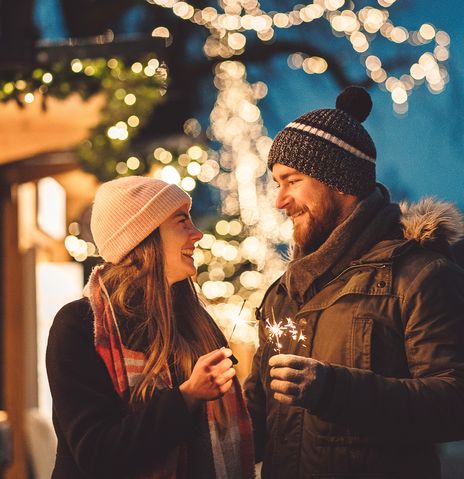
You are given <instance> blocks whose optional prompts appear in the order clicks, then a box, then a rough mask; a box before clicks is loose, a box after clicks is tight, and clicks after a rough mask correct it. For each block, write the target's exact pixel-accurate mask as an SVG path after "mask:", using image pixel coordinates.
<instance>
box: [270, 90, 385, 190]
mask: <svg viewBox="0 0 464 479" xmlns="http://www.w3.org/2000/svg"><path fill="white" fill-rule="evenodd" d="M371 109H372V100H371V97H370V95H369V93H367V91H366V90H364V89H363V88H360V87H356V86H351V87H348V88H346V89H345V90H344V91H343V92H342V93H341V94H340V95H339V96H338V97H337V102H336V108H335V109H321V110H314V111H310V112H308V113H305V114H304V115H302V116H300V117H299V118H297V119H296V120H295V121H292V122H291V123H289V124H288V125H287V126H286V127H285V128H284V129H283V130H282V131H281V132H280V133H278V135H277V136H276V138H275V139H274V142H273V143H272V146H271V150H270V152H269V159H268V166H269V168H270V169H271V170H272V167H273V166H274V164H275V163H281V164H282V165H285V166H289V167H290V168H294V169H296V170H298V171H300V172H302V173H304V174H306V175H309V176H311V177H313V178H315V179H316V180H319V181H320V182H322V183H325V184H326V185H328V186H330V187H331V188H333V189H336V190H338V191H341V192H343V193H347V194H351V195H356V196H359V197H364V196H366V195H368V194H369V193H370V192H371V191H372V190H373V189H374V187H375V159H376V156H377V154H376V150H375V145H374V142H373V141H372V138H371V137H370V136H369V133H368V132H367V131H366V129H365V128H364V127H363V126H362V125H361V123H362V122H363V121H364V120H365V119H366V118H367V117H368V115H369V113H370V111H371Z"/></svg>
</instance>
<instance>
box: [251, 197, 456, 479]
mask: <svg viewBox="0 0 464 479" xmlns="http://www.w3.org/2000/svg"><path fill="white" fill-rule="evenodd" d="M382 192H383V195H384V196H386V195H388V194H387V193H386V192H385V191H384V190H383V189H382ZM379 211H380V212H382V211H389V212H390V213H389V214H383V215H382V214H377V213H378V212H377V213H376V215H377V216H375V217H373V218H372V219H371V220H369V224H371V225H372V223H373V222H375V221H377V227H376V228H374V229H373V228H371V230H370V233H369V236H370V237H372V236H375V233H372V231H379V234H378V236H380V237H378V238H375V244H373V245H372V244H371V245H369V247H368V248H367V249H366V250H365V251H363V252H362V253H361V254H356V253H355V254H354V255H353V254H351V253H350V251H348V253H347V255H348V256H350V254H351V256H352V257H351V258H350V261H349V262H348V263H345V264H344V265H343V268H342V270H341V271H337V272H336V274H334V270H336V268H331V269H330V271H329V273H331V274H329V275H328V274H323V275H322V276H318V275H317V274H315V273H314V270H313V269H311V268H314V264H315V263H314V261H312V262H311V261H310V258H309V257H310V256H311V255H308V256H307V257H304V258H299V259H297V260H294V261H292V262H291V263H290V264H289V268H288V270H287V272H286V273H285V274H284V275H283V276H282V277H281V278H280V279H279V280H277V281H276V282H275V283H274V284H273V285H272V286H271V287H270V288H269V290H268V292H267V293H266V295H265V297H264V300H263V303H262V305H261V307H260V308H259V309H258V312H257V317H258V319H261V321H260V344H259V348H258V350H257V352H256V355H255V357H254V360H253V367H252V372H251V374H250V376H249V377H248V379H247V381H246V383H245V394H246V398H247V402H248V407H249V411H250V415H251V417H252V421H253V427H254V433H255V447H256V460H257V461H260V460H263V468H262V477H263V479H268V478H276V479H297V478H305V479H306V478H333V479H342V478H352V479H353V478H366V479H367V478H369V479H375V478H385V479H386V478H389V479H390V478H391V479H399V478H404V479H406V478H407V479H414V478H420V479H426V478H430V479H431V478H434V479H435V478H439V477H440V463H439V459H438V456H437V454H436V452H435V446H434V443H436V442H440V441H452V440H459V439H464V271H463V270H461V269H460V268H459V267H458V266H457V265H456V264H455V263H454V262H453V260H452V257H451V256H449V255H450V253H449V245H448V242H449V241H452V240H455V239H457V238H458V237H459V235H460V234H462V217H461V216H460V214H459V213H458V212H457V211H456V210H454V209H453V207H451V206H450V205H447V204H445V203H434V202H433V201H432V200H425V201H423V202H421V203H420V204H418V205H414V206H413V207H408V206H407V205H403V207H402V210H401V212H400V208H399V207H398V205H393V204H391V203H389V200H388V198H387V200H385V203H384V205H383V206H382V207H381V208H380V210H379ZM361 230H362V228H361ZM361 230H360V231H361ZM380 230H381V231H380ZM362 231H364V233H365V230H362ZM362 231H361V232H360V233H359V236H360V239H359V241H360V242H361V243H362V236H363V234H364V233H363V232H362ZM329 239H330V238H329ZM332 242H333V241H332ZM356 243H357V238H355V239H354V242H353V244H356ZM335 244H337V243H336V242H335ZM366 244H368V242H367V243H366ZM351 251H354V250H353V249H352V250H351ZM358 253H359V251H358ZM314 254H319V253H318V252H316V253H313V255H314ZM345 256H346V255H345ZM345 259H346V258H345ZM321 261H324V260H323V259H322V260H321ZM338 263H339V264H340V263H343V261H341V260H339V261H338ZM315 268H316V269H317V263H316V267H315ZM326 273H327V272H326ZM309 285H310V286H309ZM287 317H289V318H291V319H292V320H293V321H295V323H296V325H297V328H298V330H299V331H300V332H302V333H303V334H304V336H305V339H304V340H293V339H291V337H289V336H290V335H285V334H284V335H283V336H282V337H281V338H280V343H281V348H280V352H282V353H291V354H297V355H301V356H307V357H312V358H314V359H317V360H319V361H322V362H323V363H324V367H325V368H326V369H327V373H328V374H327V378H328V379H327V381H326V382H325V387H324V391H323V396H322V398H321V399H320V400H319V402H318V403H317V405H316V407H314V408H313V410H312V411H311V413H310V412H309V411H308V410H306V409H304V408H301V407H296V406H288V405H284V404H281V403H279V402H278V401H276V400H275V399H274V398H273V393H272V391H271V390H270V388H269V382H270V380H269V366H268V361H269V358H270V357H271V356H272V355H274V354H276V347H275V344H274V343H273V341H272V340H270V338H269V335H268V334H267V330H266V327H265V320H266V319H271V318H276V320H277V321H279V320H285V318H287Z"/></svg>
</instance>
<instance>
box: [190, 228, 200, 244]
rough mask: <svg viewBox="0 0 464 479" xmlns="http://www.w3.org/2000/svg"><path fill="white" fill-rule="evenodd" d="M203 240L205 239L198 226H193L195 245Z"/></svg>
mask: <svg viewBox="0 0 464 479" xmlns="http://www.w3.org/2000/svg"><path fill="white" fill-rule="evenodd" d="M201 238H203V233H202V232H201V231H200V230H199V229H198V228H197V227H196V226H192V239H193V241H194V243H196V242H197V241H200V240H201Z"/></svg>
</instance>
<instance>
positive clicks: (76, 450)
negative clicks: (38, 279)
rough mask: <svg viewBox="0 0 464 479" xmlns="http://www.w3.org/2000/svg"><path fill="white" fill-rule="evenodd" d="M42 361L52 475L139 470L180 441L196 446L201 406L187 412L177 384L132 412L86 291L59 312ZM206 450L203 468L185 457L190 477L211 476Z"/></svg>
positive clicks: (119, 474)
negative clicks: (49, 407) (51, 429)
mask: <svg viewBox="0 0 464 479" xmlns="http://www.w3.org/2000/svg"><path fill="white" fill-rule="evenodd" d="M46 361H47V372H48V378H49V383H50V389H51V393H52V397H53V423H54V426H55V430H56V433H57V437H58V448H57V457H56V464H55V469H54V472H53V475H52V479H84V478H85V479H89V478H91V479H93V478H95V479H96V478H98V479H106V478H108V479H109V478H111V479H118V478H121V479H123V478H124V479H130V478H138V477H141V476H143V475H144V474H145V473H147V472H149V471H150V470H152V469H153V468H155V467H156V465H157V464H159V463H161V462H162V461H163V460H164V459H165V458H166V456H167V453H168V452H169V451H170V450H171V449H173V448H174V447H176V446H177V445H179V444H180V443H187V444H188V445H189V450H192V449H193V448H194V449H195V451H197V450H198V443H197V441H196V439H198V437H199V435H200V429H201V427H202V426H201V424H202V422H203V421H202V420H201V414H202V413H203V411H202V410H201V409H200V410H199V411H198V412H197V413H195V414H191V413H190V412H189V411H188V409H187V406H186V404H185V402H184V399H183V397H182V394H181V393H180V392H179V389H178V388H177V387H174V388H172V389H166V390H163V391H159V392H158V393H157V394H156V395H154V397H152V398H151V399H150V401H149V402H147V403H146V404H144V405H143V406H141V407H140V408H138V409H137V411H136V412H133V411H130V410H129V409H128V406H127V404H126V403H125V402H124V401H123V400H121V399H120V397H119V396H118V394H117V393H116V391H115V390H114V387H113V384H112V382H111V379H110V377H109V375H108V372H107V370H106V367H105V365H104V363H103V361H102V359H101V358H100V356H99V355H98V354H97V353H96V351H95V348H94V344H93V314H92V311H91V308H90V305H89V303H88V300H87V299H80V300H78V301H74V302H72V303H69V304H67V305H66V306H64V307H63V308H62V309H61V310H60V311H59V312H58V314H57V316H56V318H55V321H54V323H53V326H52V328H51V330H50V335H49V341H48V347H47V358H46ZM204 446H206V445H204ZM209 452H210V451H209V450H208V448H207V447H205V448H204V455H203V458H202V464H201V470H202V471H203V472H202V473H201V475H200V476H199V475H198V469H197V466H196V465H195V462H194V461H191V462H189V468H188V469H189V477H195V478H197V477H205V478H206V477H214V472H213V471H214V466H213V464H212V457H211V454H209ZM193 456H194V454H192V457H193ZM205 466H206V467H205ZM207 470H210V471H211V473H212V474H213V475H210V474H207V475H205V474H206V473H205V472H204V471H207Z"/></svg>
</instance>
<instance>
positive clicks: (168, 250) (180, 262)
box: [159, 205, 203, 285]
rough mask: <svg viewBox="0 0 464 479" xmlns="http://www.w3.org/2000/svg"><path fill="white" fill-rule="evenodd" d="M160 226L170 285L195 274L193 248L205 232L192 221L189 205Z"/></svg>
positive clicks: (165, 266)
mask: <svg viewBox="0 0 464 479" xmlns="http://www.w3.org/2000/svg"><path fill="white" fill-rule="evenodd" d="M159 228H160V236H161V242H162V244H163V251H164V269H165V272H166V278H167V280H168V283H169V285H172V284H174V283H177V282H178V281H182V280H183V279H186V278H188V277H190V276H193V275H194V274H195V273H196V268H195V266H194V264H193V250H194V248H195V243H196V242H197V241H200V239H201V238H202V237H203V233H202V232H201V231H199V230H197V229H196V228H195V226H194V224H193V223H192V219H191V218H190V214H189V207H188V205H184V206H181V207H180V208H179V209H178V210H177V211H176V212H174V213H173V214H172V215H171V216H170V217H169V218H168V219H167V220H166V221H164V222H163V223H161V225H160V227H159Z"/></svg>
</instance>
